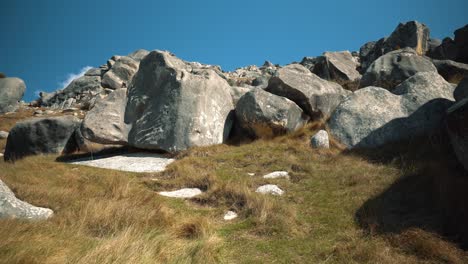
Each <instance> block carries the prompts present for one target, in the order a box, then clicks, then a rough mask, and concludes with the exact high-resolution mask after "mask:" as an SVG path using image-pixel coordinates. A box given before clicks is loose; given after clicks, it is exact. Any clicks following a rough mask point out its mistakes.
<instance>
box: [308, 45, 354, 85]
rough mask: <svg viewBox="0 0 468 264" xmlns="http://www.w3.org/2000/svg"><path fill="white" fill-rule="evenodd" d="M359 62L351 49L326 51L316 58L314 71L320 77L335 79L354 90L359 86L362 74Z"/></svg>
mask: <svg viewBox="0 0 468 264" xmlns="http://www.w3.org/2000/svg"><path fill="white" fill-rule="evenodd" d="M358 66H359V63H358V62H357V61H356V59H355V58H354V57H353V56H352V55H351V53H350V52H349V51H339V52H325V53H324V54H323V56H319V57H317V58H316V62H315V64H314V66H313V68H312V72H313V73H315V74H317V75H318V76H319V77H320V78H322V79H325V80H329V81H334V82H336V83H338V84H340V85H342V86H343V87H344V88H346V89H348V90H351V91H354V90H357V88H359V81H360V79H361V74H360V73H359V72H358V71H357V68H358Z"/></svg>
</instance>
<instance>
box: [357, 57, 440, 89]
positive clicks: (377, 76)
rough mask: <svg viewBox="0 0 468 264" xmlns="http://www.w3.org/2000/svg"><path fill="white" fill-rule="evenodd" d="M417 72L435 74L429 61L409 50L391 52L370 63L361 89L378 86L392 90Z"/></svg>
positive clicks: (434, 68)
mask: <svg viewBox="0 0 468 264" xmlns="http://www.w3.org/2000/svg"><path fill="white" fill-rule="evenodd" d="M418 72H437V69H436V67H435V66H434V64H433V63H432V62H431V61H430V60H429V59H427V58H425V57H422V56H419V55H418V54H417V53H416V52H415V51H414V50H412V49H410V48H405V49H401V50H396V51H392V52H389V53H387V54H385V55H383V56H382V57H380V58H378V59H377V60H376V61H374V62H373V63H372V65H371V66H370V67H369V68H368V69H367V71H366V72H365V73H364V75H363V76H362V79H361V87H367V86H378V87H383V88H386V89H389V90H392V89H393V88H394V87H395V86H397V85H398V84H400V83H402V82H403V81H405V80H406V79H408V78H409V77H411V76H413V75H415V74H416V73H418Z"/></svg>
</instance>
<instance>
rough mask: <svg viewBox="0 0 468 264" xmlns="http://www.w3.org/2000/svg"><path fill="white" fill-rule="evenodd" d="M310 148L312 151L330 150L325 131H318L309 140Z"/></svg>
mask: <svg viewBox="0 0 468 264" xmlns="http://www.w3.org/2000/svg"><path fill="white" fill-rule="evenodd" d="M310 146H311V147H312V148H314V149H328V148H330V140H329V138H328V132H327V131H325V130H320V131H318V132H317V133H316V134H315V135H313V136H312V138H311V139H310Z"/></svg>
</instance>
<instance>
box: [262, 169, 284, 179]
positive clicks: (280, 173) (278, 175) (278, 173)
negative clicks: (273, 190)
mask: <svg viewBox="0 0 468 264" xmlns="http://www.w3.org/2000/svg"><path fill="white" fill-rule="evenodd" d="M263 178H264V179H277V178H286V179H288V180H289V173H288V172H287V171H274V172H272V173H268V174H266V175H264V176H263Z"/></svg>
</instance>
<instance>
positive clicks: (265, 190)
mask: <svg viewBox="0 0 468 264" xmlns="http://www.w3.org/2000/svg"><path fill="white" fill-rule="evenodd" d="M255 192H258V193H262V194H271V195H283V193H284V191H283V190H281V189H280V188H279V187H278V186H277V185H274V184H267V185H262V186H260V187H258V188H257V190H256V191H255Z"/></svg>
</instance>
